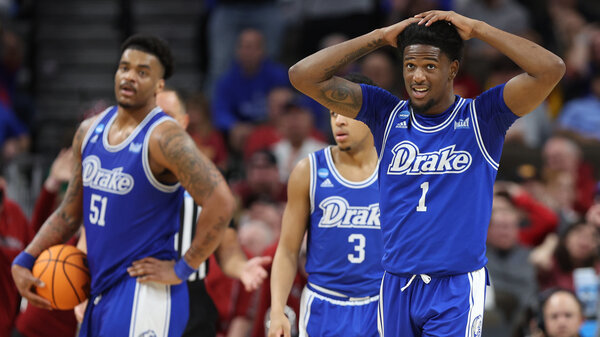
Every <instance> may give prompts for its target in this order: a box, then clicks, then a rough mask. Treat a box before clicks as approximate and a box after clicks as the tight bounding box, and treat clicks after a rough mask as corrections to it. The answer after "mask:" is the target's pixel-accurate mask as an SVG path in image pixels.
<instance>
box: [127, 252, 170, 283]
mask: <svg viewBox="0 0 600 337" xmlns="http://www.w3.org/2000/svg"><path fill="white" fill-rule="evenodd" d="M174 266H175V260H159V259H155V258H153V257H145V258H143V259H141V260H137V261H133V263H132V264H131V267H129V268H127V272H128V273H129V276H131V277H136V278H137V281H138V282H140V283H145V282H157V283H162V284H179V283H181V280H180V279H179V277H177V275H176V274H175V269H174Z"/></svg>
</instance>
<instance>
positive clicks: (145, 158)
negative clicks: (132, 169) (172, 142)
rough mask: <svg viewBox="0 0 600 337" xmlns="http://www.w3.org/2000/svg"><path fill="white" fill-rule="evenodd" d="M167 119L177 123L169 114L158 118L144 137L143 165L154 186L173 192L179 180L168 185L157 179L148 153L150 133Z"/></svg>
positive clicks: (162, 190) (177, 186)
mask: <svg viewBox="0 0 600 337" xmlns="http://www.w3.org/2000/svg"><path fill="white" fill-rule="evenodd" d="M159 111H160V110H159ZM167 121H171V122H173V123H177V122H176V121H175V120H174V119H173V118H171V117H169V116H164V117H161V118H160V119H159V120H157V121H156V122H155V123H154V124H153V125H152V126H151V127H150V129H148V132H147V133H146V137H144V147H143V148H142V165H143V167H144V173H146V178H147V179H148V181H149V182H150V184H151V185H152V186H154V187H155V188H156V189H157V190H159V191H161V192H165V193H173V192H175V191H177V189H178V188H179V186H180V183H179V182H178V183H176V184H174V185H166V184H163V183H161V182H160V181H158V180H157V179H156V177H154V174H152V170H151V169H150V159H149V154H148V144H149V143H150V135H152V131H154V128H156V127H157V126H158V125H160V124H161V123H163V122H167Z"/></svg>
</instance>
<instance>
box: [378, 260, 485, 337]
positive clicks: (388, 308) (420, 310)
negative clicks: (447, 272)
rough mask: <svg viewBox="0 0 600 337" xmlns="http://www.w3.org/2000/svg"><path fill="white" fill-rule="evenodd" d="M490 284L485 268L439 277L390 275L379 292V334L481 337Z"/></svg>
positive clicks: (407, 336)
mask: <svg viewBox="0 0 600 337" xmlns="http://www.w3.org/2000/svg"><path fill="white" fill-rule="evenodd" d="M486 284H487V279H486V271H485V268H481V269H479V270H477V271H474V272H470V273H468V274H460V275H453V276H447V277H438V278H430V277H429V276H427V275H413V276H411V277H403V276H398V275H393V274H390V273H387V272H386V273H385V274H384V275H383V279H382V281H381V291H380V293H379V298H380V300H379V310H378V312H377V327H378V329H379V334H380V336H382V337H383V336H394V337H395V336H403V337H410V336H444V337H447V336H466V337H480V336H481V326H482V323H483V309H484V308H483V307H484V302H485V287H486Z"/></svg>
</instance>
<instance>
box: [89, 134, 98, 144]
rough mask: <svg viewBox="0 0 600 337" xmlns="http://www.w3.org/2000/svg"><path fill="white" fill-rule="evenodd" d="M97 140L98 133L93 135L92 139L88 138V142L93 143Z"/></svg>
mask: <svg viewBox="0 0 600 337" xmlns="http://www.w3.org/2000/svg"><path fill="white" fill-rule="evenodd" d="M97 140H98V135H94V137H92V139H90V143H95V142H96V141H97Z"/></svg>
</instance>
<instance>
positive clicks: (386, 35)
mask: <svg viewBox="0 0 600 337" xmlns="http://www.w3.org/2000/svg"><path fill="white" fill-rule="evenodd" d="M416 22H419V19H417V18H408V19H406V20H402V21H400V22H398V23H396V24H393V25H391V26H387V27H385V28H382V29H381V30H382V32H383V39H384V40H385V41H386V42H387V43H388V44H389V45H390V46H392V47H398V35H400V33H402V31H403V30H404V29H405V28H406V27H407V26H408V25H410V24H411V23H416Z"/></svg>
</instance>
